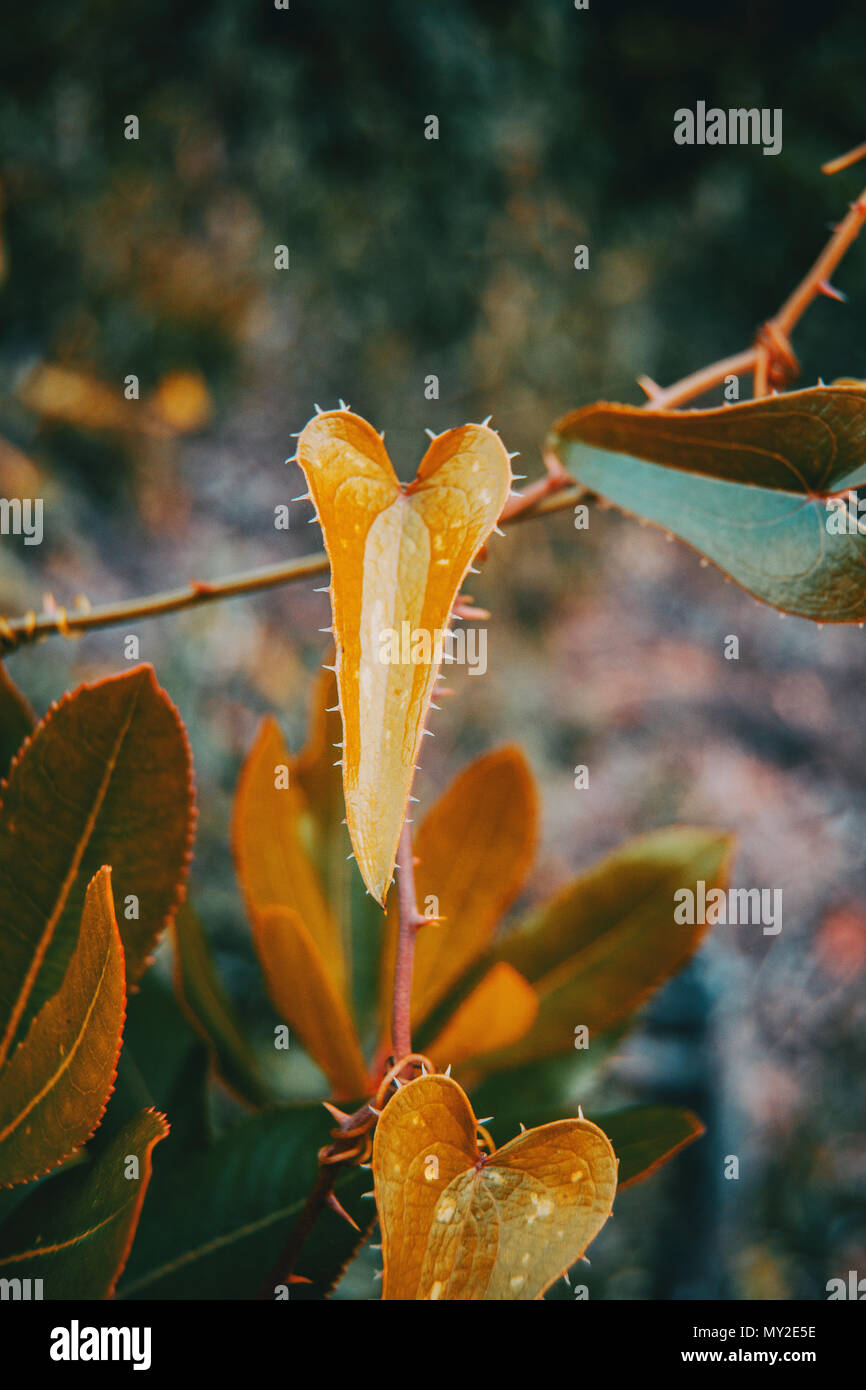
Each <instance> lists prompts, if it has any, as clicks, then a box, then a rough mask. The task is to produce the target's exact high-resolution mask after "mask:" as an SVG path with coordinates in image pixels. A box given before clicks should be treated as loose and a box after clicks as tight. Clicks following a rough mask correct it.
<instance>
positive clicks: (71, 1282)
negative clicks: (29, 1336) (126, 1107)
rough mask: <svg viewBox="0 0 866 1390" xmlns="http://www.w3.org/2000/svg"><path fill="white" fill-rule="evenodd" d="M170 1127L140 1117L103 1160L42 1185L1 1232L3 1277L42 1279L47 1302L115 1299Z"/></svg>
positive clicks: (148, 1114)
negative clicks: (155, 1158) (133, 1161)
mask: <svg viewBox="0 0 866 1390" xmlns="http://www.w3.org/2000/svg"><path fill="white" fill-rule="evenodd" d="M168 1128H169V1127H168V1124H167V1122H166V1118H165V1116H164V1115H161V1114H159V1112H158V1111H156V1110H142V1111H140V1112H139V1113H138V1114H137V1115H135V1116H134V1117H133V1118H132V1119H131V1120H129V1121H128V1123H127V1124H125V1125H124V1127H123V1128H122V1129H121V1130H119V1131H118V1133H117V1134H116V1135H115V1136H114V1137H113V1138H112V1140H111V1141H110V1143H108V1144H107V1145H106V1146H105V1148H104V1149H103V1150H102V1151H101V1152H100V1153H99V1154H98V1156H96V1157H94V1158H93V1159H92V1160H90V1161H88V1162H83V1163H81V1164H79V1165H78V1166H76V1167H74V1168H71V1169H70V1171H69V1172H64V1173H58V1174H57V1176H56V1177H52V1178H51V1180H50V1181H49V1182H46V1183H40V1185H39V1186H38V1187H37V1188H36V1189H35V1191H34V1192H33V1193H32V1194H31V1195H30V1196H28V1197H26V1198H25V1199H24V1201H23V1202H22V1204H21V1206H20V1207H19V1208H18V1209H17V1211H15V1212H14V1213H13V1215H12V1217H11V1218H10V1219H9V1221H7V1222H6V1223H5V1224H4V1226H3V1229H2V1231H0V1278H3V1279H16V1278H17V1279H41V1280H42V1281H43V1283H44V1285H45V1297H46V1298H49V1299H76V1300H79V1299H92V1298H98V1299H102V1298H111V1296H112V1294H113V1293H114V1288H115V1285H116V1283H117V1280H118V1278H119V1277H120V1274H121V1272H122V1270H123V1267H124V1265H125V1264H126V1261H127V1259H128V1257H129V1252H130V1249H131V1247H132V1242H133V1239H134V1237H135V1232H136V1228H137V1226H138V1218H139V1215H140V1213H141V1206H142V1203H143V1201H144V1195H145V1192H146V1191H147V1186H148V1183H149V1182H150V1174H151V1155H152V1153H153V1149H154V1146H155V1145H156V1144H158V1143H160V1141H161V1140H162V1139H164V1138H165V1136H166V1135H167V1134H168ZM133 1155H134V1156H135V1157H136V1158H137V1160H138V1169H137V1174H136V1176H132V1175H131V1172H130V1164H129V1159H130V1157H131V1156H133Z"/></svg>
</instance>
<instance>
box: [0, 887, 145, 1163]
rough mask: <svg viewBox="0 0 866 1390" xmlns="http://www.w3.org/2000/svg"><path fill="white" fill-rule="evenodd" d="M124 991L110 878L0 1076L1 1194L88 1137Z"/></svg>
mask: <svg viewBox="0 0 866 1390" xmlns="http://www.w3.org/2000/svg"><path fill="white" fill-rule="evenodd" d="M125 1003H126V989H125V980H124V972H123V947H122V946H121V944H120V933H119V931H118V928H117V922H116V921H115V917H114V901H113V899H112V896H111V870H110V869H100V871H99V873H98V874H97V875H96V877H95V878H94V879H93V880H92V881H91V882H90V884H89V885H88V888H87V895H86V897H85V900H84V913H83V916H82V919H81V931H80V933H79V938H78V944H77V946H76V948H75V952H74V954H73V956H72V959H71V961H70V962H69V967H68V969H67V971H66V977H65V979H64V981H63V984H62V985H61V987H60V990H59V991H58V993H57V994H55V995H54V996H53V998H51V999H49V1000H48V1001H47V1002H46V1003H45V1004H43V1006H42V1008H41V1009H40V1011H39V1013H38V1014H37V1015H36V1017H35V1018H34V1019H33V1022H32V1023H31V1025H30V1028H29V1030H28V1032H27V1034H26V1036H25V1037H24V1038H23V1039H22V1041H21V1042H20V1043H19V1044H18V1047H17V1048H16V1049H15V1051H14V1052H13V1053H12V1055H11V1057H10V1058H9V1060H8V1061H7V1063H6V1065H5V1067H3V1068H2V1069H0V1186H11V1185H12V1184H13V1183H18V1182H29V1181H30V1180H31V1179H32V1178H35V1177H38V1176H40V1175H41V1174H43V1173H46V1172H48V1170H49V1169H51V1168H54V1167H56V1166H57V1164H59V1163H61V1162H62V1161H63V1159H64V1158H67V1157H68V1156H69V1154H71V1153H72V1151H73V1150H74V1149H77V1148H78V1147H79V1145H81V1144H83V1143H84V1142H85V1141H86V1140H87V1139H89V1138H90V1136H91V1135H92V1134H93V1132H94V1130H95V1129H96V1126H97V1125H98V1124H99V1121H100V1119H101V1117H102V1114H103V1112H104V1110H105V1106H106V1102H107V1100H108V1096H109V1093H110V1091H111V1086H112V1082H113V1080H114V1075H115V1071H116V1068H117V1059H118V1056H119V1054H120V1041H121V1035H122V1032H123V1014H124V1006H125Z"/></svg>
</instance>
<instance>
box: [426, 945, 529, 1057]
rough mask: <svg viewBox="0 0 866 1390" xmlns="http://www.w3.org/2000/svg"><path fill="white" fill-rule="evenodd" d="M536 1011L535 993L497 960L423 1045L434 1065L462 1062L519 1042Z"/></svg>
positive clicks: (519, 977)
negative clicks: (431, 1040)
mask: <svg viewBox="0 0 866 1390" xmlns="http://www.w3.org/2000/svg"><path fill="white" fill-rule="evenodd" d="M537 1013H538V995H537V994H536V992H535V990H534V989H533V988H532V985H530V984H529V983H528V982H527V981H526V980H525V979H524V978H523V976H522V975H521V974H520V973H519V972H518V971H517V970H515V969H514V967H513V966H511V965H508V964H507V963H506V962H505V961H500V962H499V963H498V964H497V965H493V966H491V967H490V969H489V970H488V972H487V974H486V975H485V976H484V977H483V978H482V979H481V980H480V981H479V983H478V984H477V985H476V986H475V988H474V989H473V990H472V992H471V994H469V995H468V996H467V997H466V998H465V999H464V1000H463V1002H462V1003H461V1004H459V1005H458V1007H457V1009H456V1010H455V1011H454V1013H453V1014H452V1015H451V1017H450V1018H449V1020H448V1022H447V1023H446V1024H445V1026H444V1028H443V1029H442V1031H441V1033H439V1035H438V1037H436V1038H435V1040H434V1041H433V1042H432V1043H430V1045H429V1046H428V1047H427V1048H426V1049H425V1050H426V1053H427V1055H428V1056H429V1057H431V1058H432V1059H433V1061H434V1062H435V1063H436V1065H437V1066H442V1067H447V1066H450V1065H456V1064H457V1063H458V1062H465V1061H467V1060H468V1059H469V1058H472V1057H477V1056H478V1055H479V1054H484V1053H485V1052H495V1051H496V1050H497V1049H499V1048H503V1047H509V1046H510V1045H511V1044H512V1043H516V1042H519V1041H520V1039H521V1038H522V1037H523V1036H524V1034H526V1033H528V1032H529V1029H530V1028H531V1027H532V1025H533V1023H534V1022H535V1017H536V1014H537Z"/></svg>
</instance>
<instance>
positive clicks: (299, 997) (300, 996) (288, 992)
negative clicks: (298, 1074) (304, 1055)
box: [253, 907, 369, 1098]
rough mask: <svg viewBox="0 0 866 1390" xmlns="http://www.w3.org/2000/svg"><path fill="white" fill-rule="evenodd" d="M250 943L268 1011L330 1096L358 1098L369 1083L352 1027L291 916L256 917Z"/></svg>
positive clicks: (267, 913)
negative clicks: (288, 1029) (288, 1031)
mask: <svg viewBox="0 0 866 1390" xmlns="http://www.w3.org/2000/svg"><path fill="white" fill-rule="evenodd" d="M253 941H254V944H255V948H256V952H257V954H258V957H259V960H260V962H261V966H262V971H263V973H264V977H265V984H266V986H267V990H268V994H269V996H270V999H271V1002H272V1003H273V1005H274V1008H275V1009H276V1010H277V1012H278V1013H279V1014H280V1015H281V1017H282V1018H284V1019H286V1021H287V1022H288V1023H290V1024H291V1025H292V1027H293V1028H294V1029H295V1030H296V1032H297V1034H298V1036H299V1037H300V1039H301V1041H302V1043H303V1044H304V1047H305V1048H306V1050H307V1051H308V1052H309V1054H310V1056H311V1057H312V1058H313V1060H314V1061H315V1062H317V1063H318V1065H319V1066H320V1067H321V1068H322V1071H323V1072H324V1073H325V1075H326V1076H327V1077H328V1078H329V1080H330V1081H331V1083H332V1085H333V1087H334V1093H335V1095H336V1096H338V1097H343V1098H355V1097H359V1096H362V1095H364V1094H365V1093H366V1091H367V1089H368V1086H369V1081H368V1077H367V1068H366V1065H365V1063H364V1058H363V1055H362V1053H361V1048H360V1045H359V1043H358V1039H357V1036H356V1033H355V1026H354V1023H353V1022H352V1018H351V1016H350V1014H349V1011H348V1009H347V1008H346V1005H345V1004H344V1003H343V1001H342V999H341V998H340V997H339V995H338V994H337V993H336V991H335V989H334V986H333V984H332V982H331V979H330V977H329V975H328V972H327V971H326V969H325V964H324V961H323V959H322V956H321V953H320V951H319V949H318V947H317V945H316V943H315V941H314V940H313V938H312V936H311V934H310V933H309V932H308V931H307V928H306V926H305V924H304V922H302V920H301V918H300V917H299V916H298V914H297V912H291V911H290V910H289V909H288V908H279V907H274V908H266V909H265V910H264V911H262V912H259V913H256V914H255V916H254V917H253Z"/></svg>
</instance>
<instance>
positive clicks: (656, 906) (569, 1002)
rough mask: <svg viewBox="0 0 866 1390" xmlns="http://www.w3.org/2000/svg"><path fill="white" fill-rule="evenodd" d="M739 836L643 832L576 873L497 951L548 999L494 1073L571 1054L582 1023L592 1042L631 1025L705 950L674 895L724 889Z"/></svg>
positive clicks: (491, 1064) (695, 830) (688, 830)
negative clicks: (678, 912) (682, 918)
mask: <svg viewBox="0 0 866 1390" xmlns="http://www.w3.org/2000/svg"><path fill="white" fill-rule="evenodd" d="M731 851H732V839H731V837H730V836H729V835H726V834H724V833H723V832H721V831H719V830H711V829H702V828H700V827H694V826H671V827H669V828H667V829H665V830H658V831H654V832H652V833H651V834H649V835H643V836H639V837H638V838H637V839H635V840H631V841H629V842H628V843H627V844H626V845H623V846H622V847H621V848H619V849H617V850H615V851H614V853H613V854H610V855H608V856H607V857H606V858H605V859H603V860H601V862H600V863H598V864H596V865H595V866H593V867H592V868H591V869H589V870H588V871H587V872H586V873H584V874H582V875H581V876H580V877H579V878H577V879H575V880H574V881H573V882H572V883H571V884H569V885H568V886H567V887H566V888H564V889H563V890H562V892H560V893H558V894H557V895H556V896H555V897H554V898H552V899H551V900H550V901H549V902H547V903H545V904H543V905H542V906H541V908H540V909H539V910H538V911H537V912H536V913H534V914H533V916H532V917H531V918H530V919H529V921H528V922H527V923H526V924H525V925H524V927H523V928H521V929H519V930H517V931H515V932H514V933H512V935H511V936H509V937H507V938H506V939H505V941H503V943H502V945H501V946H498V947H497V948H496V949H495V950H494V952H493V953H492V959H495V960H504V961H507V962H508V964H510V965H512V966H513V967H514V968H515V969H516V970H518V971H519V972H520V973H521V975H523V976H524V977H525V978H526V979H527V980H529V982H530V983H531V984H532V985H533V986H534V988H535V990H536V991H537V993H538V995H539V1001H540V1002H539V1009H538V1016H537V1018H536V1020H535V1023H534V1024H533V1026H532V1027H531V1028H530V1030H529V1032H528V1033H527V1034H526V1035H525V1036H524V1037H523V1038H522V1039H521V1040H520V1042H518V1043H516V1044H515V1045H514V1046H512V1047H509V1048H506V1049H503V1050H502V1051H501V1052H498V1053H495V1054H493V1055H491V1056H485V1058H484V1059H483V1065H484V1068H485V1070H491V1069H497V1070H498V1069H500V1068H502V1067H506V1066H516V1065H520V1064H522V1063H524V1062H528V1061H531V1060H533V1059H534V1058H536V1057H543V1056H549V1055H551V1054H553V1053H557V1052H567V1051H568V1050H569V1049H570V1048H572V1047H573V1046H574V1043H575V1028H576V1027H578V1026H579V1025H585V1026H586V1027H587V1028H588V1029H589V1040H590V1047H591V1046H592V1045H593V1043H594V1041H596V1039H598V1038H599V1037H600V1035H601V1034H603V1033H604V1032H605V1031H606V1030H608V1029H610V1028H611V1027H613V1026H614V1025H620V1024H622V1022H624V1021H625V1020H626V1019H627V1018H628V1017H629V1016H630V1015H631V1014H632V1013H634V1011H635V1010H636V1009H638V1008H639V1007H640V1005H641V1004H643V1003H644V1001H645V1000H646V999H647V998H648V996H649V995H650V994H651V993H652V991H653V990H654V989H657V988H658V986H659V985H661V984H662V983H663V982H664V981H665V980H666V979H668V978H669V977H670V976H671V975H672V974H674V973H675V971H677V970H679V969H680V968H681V966H683V965H684V964H685V962H686V961H687V960H688V959H689V957H690V956H691V955H693V953H694V952H695V951H696V950H697V948H698V946H699V945H700V942H701V940H702V938H703V936H704V933H705V932H706V929H707V928H706V925H705V924H703V923H700V922H697V923H695V924H694V925H692V926H685V925H682V926H681V925H679V924H678V923H676V922H675V921H674V908H675V902H674V893H675V892H676V891H677V890H678V889H682V888H690V889H691V890H692V891H693V892H695V891H697V883H698V882H699V881H701V880H703V882H704V883H705V885H706V890H707V892H709V891H710V889H711V888H715V887H724V886H726V884H727V873H728V864H729V860H730V855H731Z"/></svg>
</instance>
